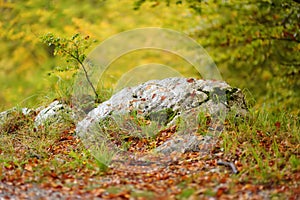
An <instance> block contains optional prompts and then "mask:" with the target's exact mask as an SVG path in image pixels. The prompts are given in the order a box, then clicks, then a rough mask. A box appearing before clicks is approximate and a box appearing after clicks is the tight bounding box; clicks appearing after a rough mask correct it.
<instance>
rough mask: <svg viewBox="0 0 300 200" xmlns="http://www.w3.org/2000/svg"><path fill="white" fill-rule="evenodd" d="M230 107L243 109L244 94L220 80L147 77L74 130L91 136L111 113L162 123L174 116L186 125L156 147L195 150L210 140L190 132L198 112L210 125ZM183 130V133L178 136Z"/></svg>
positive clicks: (230, 108)
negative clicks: (203, 115) (148, 78)
mask: <svg viewBox="0 0 300 200" xmlns="http://www.w3.org/2000/svg"><path fill="white" fill-rule="evenodd" d="M233 110H234V112H236V113H237V114H238V115H244V114H245V113H246V112H247V107H246V104H245V100H244V96H243V94H242V92H241V90H240V89H238V88H233V87H231V86H229V85H228V84H227V83H225V82H223V81H215V80H198V79H194V78H179V77H173V78H167V79H163V80H151V81H148V82H145V83H143V84H140V85H138V86H135V87H127V88H124V89H123V90H121V91H119V92H118V93H116V94H114V95H113V96H112V97H111V98H110V99H109V100H107V101H105V102H103V103H102V104H100V105H99V106H98V107H97V108H95V109H93V110H91V111H90V112H89V113H88V115H87V116H86V117H85V118H84V119H83V120H82V121H80V122H78V123H77V126H76V133H77V135H78V136H80V137H82V138H84V137H86V136H89V135H95V134H97V133H96V132H95V130H99V129H95V126H99V123H100V122H101V121H103V120H105V119H107V118H110V117H113V116H122V115H124V116H128V114H130V113H133V112H134V113H135V114H136V115H137V116H142V117H145V118H147V119H150V120H156V121H159V122H160V124H163V125H170V124H172V123H175V122H174V120H176V119H177V118H181V119H183V120H184V121H185V124H186V125H185V126H184V127H183V128H181V131H180V134H179V135H178V134H177V135H176V136H174V138H173V139H172V138H171V139H170V140H169V141H167V142H166V143H165V144H163V145H161V146H162V147H158V148H157V150H159V151H160V152H163V153H164V152H166V153H168V152H170V151H173V149H174V151H180V152H185V151H197V150H198V149H197V146H199V144H200V143H201V142H203V141H204V142H205V143H207V141H210V140H211V138H210V137H205V138H204V139H203V138H199V137H198V136H197V138H198V139H196V136H195V135H194V134H192V133H193V132H195V126H196V127H197V117H198V114H199V113H201V112H202V113H207V114H208V115H209V116H210V117H211V118H212V119H213V120H212V124H217V123H219V122H220V120H221V121H222V119H224V118H225V116H226V113H227V112H229V111H233ZM221 123H222V122H221ZM219 124H220V123H219ZM210 128H211V130H214V131H218V127H217V126H213V125H212V126H211V127H210ZM220 130H221V129H220ZM157 131H158V130H157ZM183 133H184V134H185V136H182V134H183ZM186 141H189V142H186ZM164 145H165V146H164ZM175 146H176V148H175ZM166 147H167V148H166Z"/></svg>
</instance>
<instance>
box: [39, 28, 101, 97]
mask: <svg viewBox="0 0 300 200" xmlns="http://www.w3.org/2000/svg"><path fill="white" fill-rule="evenodd" d="M41 39H42V41H43V42H44V43H45V44H47V45H48V46H49V47H53V49H54V52H53V54H54V55H61V56H62V57H64V58H65V59H66V62H68V63H71V66H68V67H67V68H59V69H57V70H59V71H71V70H73V69H75V73H74V74H76V72H77V70H78V69H79V67H81V69H82V70H83V72H84V75H85V78H86V80H87V82H88V83H89V85H90V87H91V88H92V90H93V92H94V94H95V98H96V99H98V93H97V91H96V88H95V87H94V85H93V84H92V82H91V81H90V78H89V75H88V71H87V68H86V66H85V65H84V60H85V58H86V54H85V51H86V50H87V49H88V48H89V47H90V45H91V43H92V42H95V41H90V40H89V36H85V37H82V36H80V34H78V33H77V34H75V35H73V36H72V37H71V38H70V39H66V38H59V37H55V36H54V35H53V34H52V33H48V34H46V35H44V36H42V37H41Z"/></svg>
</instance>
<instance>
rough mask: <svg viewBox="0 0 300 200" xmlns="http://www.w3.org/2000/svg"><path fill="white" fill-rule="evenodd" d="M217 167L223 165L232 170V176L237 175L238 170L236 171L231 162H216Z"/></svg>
mask: <svg viewBox="0 0 300 200" xmlns="http://www.w3.org/2000/svg"><path fill="white" fill-rule="evenodd" d="M217 165H224V166H226V167H230V168H231V170H232V173H234V174H238V173H239V170H237V168H236V167H235V165H234V164H233V162H224V161H221V160H219V161H218V162H217Z"/></svg>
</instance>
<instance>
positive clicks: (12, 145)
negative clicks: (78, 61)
mask: <svg viewBox="0 0 300 200" xmlns="http://www.w3.org/2000/svg"><path fill="white" fill-rule="evenodd" d="M15 117H16V116H15ZM19 117H24V116H19ZM27 120H28V119H27ZM279 120H280V119H279ZM24 121H26V120H24ZM26 123H27V124H26ZM26 123H21V124H20V120H19V122H18V123H16V122H11V123H10V124H6V125H7V126H6V127H7V128H6V130H5V132H3V129H2V132H1V135H0V142H1V146H0V199H299V198H300V153H299V148H300V146H299V140H298V139H299V136H297V135H298V133H297V132H296V133H293V134H292V132H293V131H295V128H296V127H295V126H296V125H297V123H298V122H297V123H296V124H295V125H293V123H289V124H286V125H287V127H290V128H291V130H290V132H289V133H290V134H287V131H288V130H287V129H285V128H282V125H283V124H284V123H285V122H279V121H276V122H275V123H270V124H269V125H270V127H272V130H271V129H269V128H265V129H263V130H262V129H260V128H259V127H258V126H255V124H254V122H253V121H252V122H251V123H252V124H251V123H250V124H249V125H250V126H251V125H252V126H253V127H254V129H253V130H251V134H254V136H253V137H252V138H249V135H248V136H247V138H244V137H241V136H239V135H241V134H246V132H245V131H244V130H243V128H242V127H241V126H239V132H237V129H233V128H232V127H231V128H230V127H228V129H227V130H226V131H225V132H224V133H223V136H221V137H219V140H218V142H217V144H216V145H214V147H213V148H212V149H211V150H210V151H209V153H208V154H204V155H203V154H201V153H199V152H187V153H183V154H180V155H176V156H173V157H172V162H168V163H165V164H164V165H163V166H159V165H156V164H153V165H152V166H148V167H146V168H147V170H141V169H143V167H144V166H141V165H139V164H133V165H131V164H128V163H127V164H124V165H125V166H123V167H113V166H112V167H108V168H107V169H105V170H104V169H101V168H99V165H98V164H97V162H95V159H94V157H93V156H92V155H91V153H90V151H88V150H87V149H86V148H85V147H84V145H83V143H82V142H81V140H80V139H79V138H78V137H77V136H76V134H75V126H74V125H72V124H68V125H61V126H58V127H56V128H55V131H54V133H53V132H51V131H53V130H54V128H53V127H49V128H48V129H45V130H43V131H39V130H34V131H32V129H31V128H30V126H29V125H28V124H30V122H28V121H26ZM248 129H249V127H248V128H247V130H248ZM29 130H31V131H30V132H29ZM245 130H246V129H245ZM270 130H271V131H273V133H274V135H273V133H272V132H269V131H270ZM280 130H282V131H280ZM169 131H170V132H171V131H172V130H171V129H166V130H165V133H166V134H168V132H169ZM281 132H282V133H286V134H285V135H284V137H281ZM45 133H48V134H45ZM233 138H236V139H233ZM254 139H255V140H254ZM274 141H275V142H274ZM249 144H252V146H251V145H250V146H251V147H253V148H252V149H251V147H250V146H249ZM140 145H141V144H140V143H139V142H137V143H134V142H133V143H131V147H130V148H136V147H137V146H140ZM254 145H256V146H254ZM220 160H221V161H224V162H228V163H229V162H230V163H231V164H232V166H234V167H236V169H237V170H238V172H239V173H233V170H232V168H231V167H229V166H224V165H219V161H220Z"/></svg>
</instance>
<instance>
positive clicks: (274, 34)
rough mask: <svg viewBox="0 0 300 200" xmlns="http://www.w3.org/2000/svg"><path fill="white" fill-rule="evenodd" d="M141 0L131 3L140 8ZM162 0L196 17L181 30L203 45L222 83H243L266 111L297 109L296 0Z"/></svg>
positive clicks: (299, 8) (299, 45)
mask: <svg viewBox="0 0 300 200" xmlns="http://www.w3.org/2000/svg"><path fill="white" fill-rule="evenodd" d="M146 2H147V1H136V4H137V5H138V7H139V8H140V9H144V8H145V6H146V5H145V6H142V4H146ZM149 2H152V1H151V0H149ZM167 2H168V3H170V5H172V4H174V5H176V3H180V4H183V5H186V6H188V7H190V8H192V9H193V10H194V11H195V14H196V15H198V16H199V19H198V21H199V23H198V24H197V25H195V26H191V27H190V28H189V29H188V30H186V33H188V34H189V35H190V36H192V37H193V38H195V39H196V40H197V41H198V42H199V43H200V44H201V45H203V46H204V47H205V49H206V50H208V52H209V54H210V55H211V56H212V57H213V59H214V61H215V62H216V64H217V66H218V67H219V69H220V70H221V72H222V74H223V77H224V78H225V80H226V81H227V82H229V83H230V84H232V85H235V86H237V87H240V88H248V89H249V90H250V91H251V92H252V94H253V96H254V97H255V98H256V99H257V102H258V103H259V104H263V103H267V105H268V106H269V107H270V109H271V110H279V109H281V108H282V107H285V108H286V109H288V110H290V111H291V112H293V113H294V114H297V113H299V109H297V102H299V101H300V99H299V97H300V93H299V92H300V90H299V89H298V88H299V87H300V68H299V66H300V59H299V56H298V54H299V50H300V31H299V20H300V16H299V12H300V3H299V1H293V0H288V1H276V0H270V1H257V0H255V1H237V0H234V1H221V0H219V1H207V2H202V1H198V0H186V1H184V0H183V1H167ZM170 9H172V8H171V6H170Z"/></svg>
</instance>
